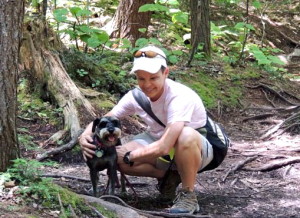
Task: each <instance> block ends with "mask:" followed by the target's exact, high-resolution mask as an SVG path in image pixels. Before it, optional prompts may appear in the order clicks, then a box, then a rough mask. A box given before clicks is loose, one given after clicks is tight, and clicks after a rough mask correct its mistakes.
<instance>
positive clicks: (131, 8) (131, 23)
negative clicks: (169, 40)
mask: <svg viewBox="0 0 300 218" xmlns="http://www.w3.org/2000/svg"><path fill="white" fill-rule="evenodd" d="M152 3H154V0H121V1H120V4H119V6H118V9H117V12H116V15H115V17H114V21H113V26H114V28H113V29H115V31H114V32H113V33H112V37H115V38H122V39H123V38H127V39H129V40H130V41H131V43H132V45H134V43H135V41H136V40H137V39H138V38H141V37H145V36H146V32H145V33H142V32H140V31H139V28H146V29H147V28H148V26H149V24H150V19H151V14H152V13H151V12H142V13H139V12H138V10H139V8H140V7H141V6H142V5H144V4H152Z"/></svg>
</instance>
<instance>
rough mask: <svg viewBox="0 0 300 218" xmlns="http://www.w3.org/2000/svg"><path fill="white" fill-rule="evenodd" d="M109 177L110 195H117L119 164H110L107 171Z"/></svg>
mask: <svg viewBox="0 0 300 218" xmlns="http://www.w3.org/2000/svg"><path fill="white" fill-rule="evenodd" d="M107 175H108V178H109V184H108V194H109V195H114V194H115V186H116V181H117V179H118V178H117V164H116V163H110V164H109V167H108V169H107Z"/></svg>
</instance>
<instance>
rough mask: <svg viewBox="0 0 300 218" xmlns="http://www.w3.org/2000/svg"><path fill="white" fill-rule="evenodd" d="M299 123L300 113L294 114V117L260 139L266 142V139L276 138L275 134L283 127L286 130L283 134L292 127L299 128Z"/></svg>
mask: <svg viewBox="0 0 300 218" xmlns="http://www.w3.org/2000/svg"><path fill="white" fill-rule="evenodd" d="M299 122H300V112H298V113H295V114H293V115H292V116H290V117H288V118H287V119H285V120H284V121H282V122H281V123H279V124H277V125H276V126H274V127H272V128H271V129H269V130H268V131H267V132H266V133H265V134H263V135H262V136H261V137H260V139H262V140H264V139H268V138H271V137H274V136H275V133H276V132H277V131H278V130H279V129H280V128H282V127H283V128H284V130H283V132H285V131H287V130H289V129H291V128H292V127H298V128H299V127H300V125H299ZM283 132H280V134H282V133H283Z"/></svg>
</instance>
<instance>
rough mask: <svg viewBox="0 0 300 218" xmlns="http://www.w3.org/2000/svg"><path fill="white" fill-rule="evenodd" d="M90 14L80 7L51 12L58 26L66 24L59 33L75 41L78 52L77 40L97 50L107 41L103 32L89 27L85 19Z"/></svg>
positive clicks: (106, 36) (106, 35)
mask: <svg viewBox="0 0 300 218" xmlns="http://www.w3.org/2000/svg"><path fill="white" fill-rule="evenodd" d="M91 14H92V13H91V11H90V10H87V9H84V8H80V7H70V8H68V9H67V8H58V9H56V10H54V12H53V16H54V19H55V20H56V22H57V23H58V24H60V23H62V24H66V25H65V27H64V28H63V29H61V30H60V31H59V32H60V33H65V34H68V35H69V36H70V39H71V40H75V42H76V48H77V49H78V50H79V44H78V40H81V42H83V43H85V44H86V45H87V46H88V47H91V48H98V47H100V46H102V45H104V44H105V43H107V42H108V41H109V36H108V34H107V33H106V32H105V31H103V30H100V29H97V28H94V27H91V26H89V24H88V22H87V18H88V17H89V16H90V15H91ZM69 17H70V18H69Z"/></svg>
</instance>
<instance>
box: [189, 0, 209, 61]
mask: <svg viewBox="0 0 300 218" xmlns="http://www.w3.org/2000/svg"><path fill="white" fill-rule="evenodd" d="M209 2H210V1H209V0H197V1H195V0H190V8H191V29H192V32H191V45H192V49H191V52H190V58H189V61H188V66H189V65H190V64H191V62H192V60H193V58H194V55H195V53H196V52H197V49H198V45H199V43H201V44H203V49H202V51H203V52H204V54H205V56H206V58H210V57H211V42H210V18H209V11H210V9H209Z"/></svg>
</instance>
